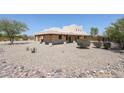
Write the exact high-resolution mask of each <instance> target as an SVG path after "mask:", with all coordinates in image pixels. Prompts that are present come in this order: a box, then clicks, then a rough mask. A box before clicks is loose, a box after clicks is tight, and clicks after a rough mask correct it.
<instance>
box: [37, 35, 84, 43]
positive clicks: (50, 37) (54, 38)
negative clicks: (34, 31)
mask: <svg viewBox="0 0 124 93" xmlns="http://www.w3.org/2000/svg"><path fill="white" fill-rule="evenodd" d="M66 36H67V35H62V40H63V41H66ZM68 37H71V41H75V40H77V39H78V36H75V35H71V36H69V35H68ZM79 39H80V40H83V39H84V36H79ZM35 40H36V41H41V40H43V41H44V42H52V41H57V40H60V39H59V35H38V36H35Z"/></svg>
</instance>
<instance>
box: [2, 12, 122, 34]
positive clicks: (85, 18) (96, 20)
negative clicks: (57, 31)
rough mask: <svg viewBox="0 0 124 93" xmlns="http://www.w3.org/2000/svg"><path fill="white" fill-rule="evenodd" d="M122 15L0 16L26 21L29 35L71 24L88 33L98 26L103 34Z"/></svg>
mask: <svg viewBox="0 0 124 93" xmlns="http://www.w3.org/2000/svg"><path fill="white" fill-rule="evenodd" d="M122 17H124V14H0V18H9V19H14V20H18V21H22V22H25V23H26V24H27V26H28V27H29V30H28V31H27V32H26V34H28V35H33V34H34V33H36V32H40V31H42V30H43V29H46V28H50V27H63V26H65V25H71V24H76V25H82V26H83V29H84V31H85V32H87V33H90V28H91V27H97V28H98V29H99V33H100V34H102V33H103V32H104V31H105V29H104V28H105V27H107V26H108V25H110V23H112V22H115V21H116V20H117V19H118V18H122Z"/></svg>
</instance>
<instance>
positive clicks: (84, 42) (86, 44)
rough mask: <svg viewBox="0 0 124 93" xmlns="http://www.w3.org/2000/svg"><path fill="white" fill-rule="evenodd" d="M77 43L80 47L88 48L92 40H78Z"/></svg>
mask: <svg viewBox="0 0 124 93" xmlns="http://www.w3.org/2000/svg"><path fill="white" fill-rule="evenodd" d="M77 45H78V46H79V47H80V48H87V47H89V46H90V41H89V40H77Z"/></svg>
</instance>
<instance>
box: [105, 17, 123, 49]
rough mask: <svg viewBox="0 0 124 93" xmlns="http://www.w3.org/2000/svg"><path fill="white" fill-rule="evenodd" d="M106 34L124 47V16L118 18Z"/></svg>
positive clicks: (107, 29)
mask: <svg viewBox="0 0 124 93" xmlns="http://www.w3.org/2000/svg"><path fill="white" fill-rule="evenodd" d="M105 33H106V36H107V37H108V38H110V39H111V40H112V41H115V42H119V43H120V45H121V48H123V49H124V18H121V19H118V20H117V21H116V22H115V23H112V24H111V25H110V26H108V27H107V28H106V31H105Z"/></svg>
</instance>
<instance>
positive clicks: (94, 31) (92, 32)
mask: <svg viewBox="0 0 124 93" xmlns="http://www.w3.org/2000/svg"><path fill="white" fill-rule="evenodd" d="M90 34H91V36H93V37H95V36H96V35H97V34H98V28H97V27H91V30H90Z"/></svg>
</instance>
